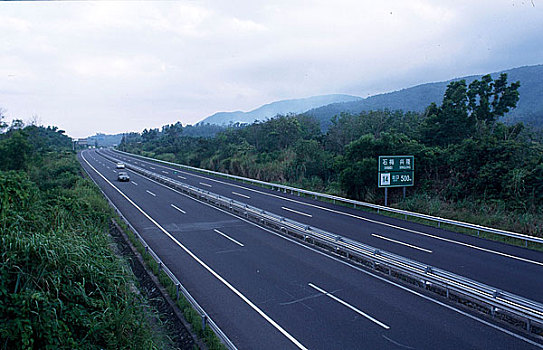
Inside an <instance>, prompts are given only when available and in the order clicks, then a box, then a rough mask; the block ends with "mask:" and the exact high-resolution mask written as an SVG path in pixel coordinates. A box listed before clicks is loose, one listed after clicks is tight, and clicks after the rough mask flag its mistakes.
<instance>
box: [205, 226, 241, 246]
mask: <svg viewBox="0 0 543 350" xmlns="http://www.w3.org/2000/svg"><path fill="white" fill-rule="evenodd" d="M213 231H215V232H217V233H218V234H220V235H221V236H223V237H224V238H228V239H229V240H231V241H232V242H234V243H236V244H238V245H240V246H242V247H245V246H244V245H243V244H241V243H240V242H238V241H236V240H235V239H233V238H232V237H230V236H228V235H227V234H225V233H222V232H221V231H219V230H216V229H213Z"/></svg>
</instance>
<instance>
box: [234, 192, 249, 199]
mask: <svg viewBox="0 0 543 350" xmlns="http://www.w3.org/2000/svg"><path fill="white" fill-rule="evenodd" d="M232 194H235V195H236V196H240V197H243V198H251V197H249V196H247V195H244V194H241V193H237V192H234V191H232Z"/></svg>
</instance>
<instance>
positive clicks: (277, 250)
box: [79, 150, 543, 349]
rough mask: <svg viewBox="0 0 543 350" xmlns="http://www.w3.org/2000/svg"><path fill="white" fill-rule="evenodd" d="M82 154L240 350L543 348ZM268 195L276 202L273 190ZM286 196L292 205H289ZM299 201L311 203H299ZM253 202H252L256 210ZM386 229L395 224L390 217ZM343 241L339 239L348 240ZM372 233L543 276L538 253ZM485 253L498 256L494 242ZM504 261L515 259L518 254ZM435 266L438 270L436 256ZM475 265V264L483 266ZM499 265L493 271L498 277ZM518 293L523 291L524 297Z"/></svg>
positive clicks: (215, 186) (215, 185) (308, 209)
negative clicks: (125, 177) (120, 175)
mask: <svg viewBox="0 0 543 350" xmlns="http://www.w3.org/2000/svg"><path fill="white" fill-rule="evenodd" d="M79 157H80V161H81V164H82V166H83V167H84V168H85V169H86V171H87V172H88V173H89V175H90V176H91V177H92V178H93V180H94V181H95V182H96V183H97V184H98V185H99V186H100V187H101V189H102V190H103V191H104V193H105V194H106V195H107V196H108V198H110V200H112V202H113V203H114V204H115V206H116V207H117V208H119V209H120V211H121V212H122V213H123V215H124V216H125V217H126V218H127V219H128V220H129V221H130V223H131V224H132V225H133V226H134V227H135V228H136V229H137V231H138V232H139V233H140V234H141V235H142V236H143V237H144V238H145V240H146V241H147V242H148V243H149V245H150V246H151V248H152V249H153V250H154V251H155V252H157V253H158V254H159V256H160V257H161V258H162V259H163V261H164V262H165V263H166V265H167V266H168V267H169V268H170V270H171V271H172V272H173V273H174V274H175V275H176V276H177V278H178V279H179V280H180V281H181V283H183V285H184V286H185V287H186V288H187V289H188V290H189V291H190V293H191V294H192V295H193V296H194V297H195V299H196V300H197V301H198V302H199V303H200V305H202V307H203V308H204V309H205V310H206V311H207V312H208V313H209V314H210V316H211V317H212V318H213V319H214V320H215V322H216V323H217V324H218V325H219V326H220V327H221V329H222V330H223V331H224V332H225V333H226V334H227V335H228V336H229V338H230V339H231V340H232V341H233V342H234V343H235V344H236V346H238V347H239V348H240V349H245V348H250V349H254V348H258V349H279V348H280V349H288V348H302V349H303V348H310V349H331V348H341V349H350V348H369V349H436V348H439V349H487V348H493V349H513V348H514V349H533V348H543V345H541V344H540V343H537V342H534V341H533V340H530V339H527V338H525V337H524V336H522V335H519V334H516V333H515V332H512V331H510V330H507V329H505V327H503V326H497V325H494V324H492V323H489V322H488V321H485V320H482V319H480V318H479V317H478V316H477V315H473V314H470V313H467V312H465V311H460V310H458V309H456V308H455V307H453V306H450V305H446V304H443V303H442V302H440V301H437V300H434V299H432V298H430V297H428V296H426V295H424V294H421V293H420V292H417V291H413V290H410V289H409V288H406V287H404V286H401V285H399V284H397V283H395V282H393V281H390V280H387V279H385V278H383V277H381V276H378V275H375V274H373V273H372V272H369V271H366V270H364V269H361V268H358V267H356V266H352V265H350V264H348V263H345V262H343V261H341V260H338V259H336V258H334V257H331V256H328V255H326V254H324V253H322V252H320V251H317V250H315V249H313V248H310V247H307V246H304V245H302V244H300V243H298V242H295V241H293V240H290V239H288V238H285V237H283V236H280V235H278V234H276V233H274V232H271V231H269V230H267V229H265V228H261V227H259V226H257V225H255V224H254V223H251V222H248V221H246V220H244V219H242V218H238V217H236V216H233V215H231V214H230V213H227V212H224V211H221V210H219V209H217V208H215V207H212V206H210V205H208V204H206V203H203V202H200V201H198V200H196V199H194V198H192V197H189V196H186V195H184V194H181V193H179V192H177V191H175V190H172V189H170V188H167V187H165V186H163V185H161V184H158V183H156V182H154V181H152V180H149V179H147V178H145V177H143V176H141V175H138V174H136V173H134V172H131V171H128V172H129V174H130V177H131V181H130V182H125V183H121V182H118V181H116V176H117V170H116V169H115V163H114V162H111V161H109V160H107V159H105V158H103V157H101V156H100V155H98V154H97V152H96V151H92V150H88V151H83V152H82V153H80V155H79ZM115 157H116V158H120V157H119V155H118V154H115ZM124 161H126V162H129V161H130V162H134V161H135V162H137V165H138V166H142V164H141V161H140V160H129V159H125V160H124ZM145 166H146V167H147V168H148V169H150V170H154V171H156V172H161V173H163V174H164V175H167V174H168V175H171V176H176V177H178V178H180V177H185V179H182V180H183V181H187V182H189V181H192V182H193V183H194V184H195V185H196V186H199V187H209V189H210V190H212V191H213V192H216V193H220V192H221V191H229V192H230V196H238V197H241V198H244V199H246V200H249V199H253V198H256V197H257V195H258V196H262V198H260V199H258V201H259V202H258V203H261V204H263V203H264V202H269V205H270V208H271V206H275V207H273V208H275V209H274V210H271V209H269V210H270V211H276V210H277V209H282V210H283V211H284V215H285V216H287V215H298V216H297V217H295V219H296V220H298V221H303V220H302V218H301V217H300V216H303V217H304V218H307V219H315V220H314V221H313V222H311V225H315V226H317V227H321V228H323V229H326V230H329V231H332V232H337V231H338V230H341V231H342V230H344V229H350V228H349V227H350V226H343V225H351V224H346V223H344V221H347V222H348V221H349V220H351V219H348V218H349V216H346V215H344V214H341V213H337V212H336V211H341V212H345V213H349V212H350V211H349V210H348V209H347V208H341V210H340V209H338V207H335V206H331V205H328V204H323V203H320V202H315V201H311V200H307V199H301V198H298V197H294V196H286V197H285V198H287V197H288V199H289V200H285V199H281V198H276V197H270V195H269V194H266V192H267V191H266V190H263V189H261V188H253V190H247V189H245V188H246V187H248V186H246V185H242V187H233V186H232V185H227V184H225V183H227V181H224V180H219V181H220V182H217V181H216V180H215V181H214V180H213V179H210V178H203V177H201V176H202V175H199V174H195V175H190V174H188V173H187V172H184V171H183V172H180V171H177V173H175V174H174V173H173V169H170V168H168V167H161V166H159V165H156V164H145ZM152 168H154V169H152ZM189 178H190V179H189ZM219 184H220V185H219ZM254 191H258V192H254ZM232 192H236V193H238V194H239V195H242V196H239V195H236V194H234V193H232ZM261 193H264V194H261ZM270 194H273V195H277V196H279V194H278V193H276V192H270ZM225 195H226V194H225ZM243 196H246V197H250V198H245V197H243ZM282 196H283V195H281V197H282ZM293 198H295V199H296V202H292V201H290V199H293ZM304 201H307V203H309V204H311V205H312V206H307V205H306V204H303V202H304ZM272 202H273V203H272ZM276 202H278V203H276ZM285 203H289V204H288V205H287V204H285ZM250 204H252V205H255V206H256V204H254V203H250ZM315 206H319V207H321V206H322V207H323V208H327V209H332V210H334V211H330V210H327V209H320V208H317V207H315ZM282 207H284V208H287V209H283V208H282ZM266 210H268V209H266ZM323 212H328V213H329V214H328V215H335V216H339V217H341V220H340V219H338V218H336V217H335V216H334V219H333V221H334V222H332V223H331V224H329V225H330V226H329V227H323V226H322V225H324V224H325V223H326V222H327V220H330V219H326V218H318V216H320V215H321V214H322V213H323ZM289 213H290V214H289ZM300 213H304V214H305V215H303V214H300ZM317 213H319V214H317ZM354 213H356V216H359V215H360V216H361V215H362V214H363V215H366V214H365V213H360V212H358V211H354ZM307 215H311V216H307ZM368 217H370V218H372V219H371V220H377V219H379V220H381V218H378V217H374V216H368ZM293 218H294V217H293ZM352 220H354V222H356V223H357V226H358V229H357V230H354V232H355V233H354V234H356V235H361V234H363V233H365V232H366V230H367V231H368V232H370V231H371V232H372V234H378V235H382V237H387V238H389V239H394V240H398V241H399V240H400V239H401V240H403V241H405V237H403V236H401V234H403V235H404V236H405V235H406V233H405V232H409V231H402V230H401V229H395V230H400V231H401V232H402V233H401V234H397V236H393V234H392V233H389V232H388V231H387V230H389V229H390V230H392V229H394V228H392V227H388V226H384V227H386V229H385V228H383V225H382V224H377V223H373V222H367V221H361V219H358V218H356V217H352ZM382 220H390V219H382ZM386 222H388V223H392V224H394V225H396V224H397V221H395V220H390V221H386ZM321 224H322V225H321ZM366 225H374V226H375V227H379V228H380V229H379V230H377V229H375V230H374V229H372V228H370V229H368V228H365V227H364V226H366ZM406 225H411V226H407V227H409V229H414V230H419V229H420V230H422V228H424V227H422V228H421V227H420V226H418V225H414V224H411V223H407V224H406ZM330 227H331V228H335V229H330ZM421 232H422V231H421ZM342 234H343V235H345V236H347V233H346V232H345V233H343V232H342ZM372 234H369V236H371V237H373V238H375V242H376V243H379V242H380V244H386V247H387V248H383V249H388V247H393V248H394V247H395V248H394V249H396V248H397V249H399V251H398V252H397V253H398V254H402V253H400V252H404V253H413V254H415V255H410V256H409V257H413V258H414V259H417V258H415V257H414V256H421V257H424V256H425V255H424V254H427V255H428V256H430V257H434V256H436V255H437V252H438V251H441V250H447V249H454V248H450V247H456V246H458V247H463V248H462V249H467V250H468V251H469V253H468V254H467V256H466V257H465V259H466V260H467V262H466V263H464V264H466V265H467V264H468V263H469V264H471V263H472V262H474V261H475V262H474V263H476V261H478V260H472V259H474V258H473V255H477V254H487V255H488V256H491V257H493V258H492V259H496V260H495V261H499V262H503V261H507V262H508V263H512V264H524V265H522V266H523V267H525V268H526V269H532V270H531V271H539V273H540V272H541V268H542V266H541V264H537V262H540V261H541V254H539V255H538V254H532V252H530V251H525V250H523V249H519V252H522V253H523V254H524V255H519V256H518V257H521V258H522V259H525V260H533V262H529V261H525V260H518V259H515V258H508V257H506V256H503V255H499V254H496V253H490V252H485V251H480V250H478V249H476V248H469V247H466V246H462V245H458V244H455V243H451V242H448V241H443V240H440V239H436V238H430V237H427V236H424V235H417V234H414V233H411V234H412V235H413V236H414V237H419V239H420V240H423V239H424V240H426V241H424V242H426V243H428V242H434V243H433V245H428V246H424V248H423V249H426V250H427V251H423V250H420V251H419V250H418V249H415V248H411V247H409V246H405V245H402V244H397V243H394V242H393V241H390V240H386V239H382V238H379V237H376V236H373V235H372ZM432 234H433V233H432ZM388 235H390V236H388ZM447 239H449V238H447ZM420 243H421V242H416V241H413V242H411V243H407V244H410V245H413V246H415V245H416V244H420ZM446 243H447V245H445V244H446ZM468 244H471V243H468ZM374 245H375V246H378V244H374ZM442 246H444V247H442ZM384 247H385V246H384ZM478 247H480V246H478ZM491 247H492V249H494V248H495V246H494V245H492V246H491ZM419 248H421V247H419ZM499 248H504V249H506V248H507V247H499ZM484 249H490V248H484ZM507 249H508V248H507ZM390 250H391V251H393V249H390ZM412 250H413V251H412ZM429 251H431V253H430V252H429ZM506 251H508V250H506ZM394 252H396V251H394ZM474 252H477V254H475V253H474ZM502 252H503V251H502ZM423 253H424V254H423ZM513 253H515V254H517V252H516V251H514V252H513ZM416 254H419V255H416ZM440 254H441V253H440ZM444 254H445V253H444ZM455 254H460V253H455ZM507 254H509V253H507ZM519 254H520V253H519ZM451 255H454V254H451ZM470 255H472V256H470ZM488 256H487V261H488ZM515 256H516V255H515ZM433 259H435V261H436V263H438V262H439V261H440V260H441V259H442V258H440V257H438V258H433ZM499 259H503V260H499ZM491 262H494V260H492V261H491ZM479 263H481V264H483V265H484V260H482V261H479ZM436 266H437V265H436ZM515 266H518V265H515ZM478 268H479V267H478V266H476V265H475V266H473V267H472V268H470V270H477V271H480V270H478ZM503 268H504V269H505V268H506V267H503ZM493 269H494V267H493ZM499 269H500V268H499V267H495V270H496V271H499ZM507 271H508V270H507ZM453 272H455V271H453ZM480 273H481V274H483V273H482V272H480ZM517 273H520V271H517ZM468 277H470V276H468ZM508 279H509V276H508V275H505V274H504V273H502V280H504V281H505V282H504V283H507V280H508ZM496 280H499V279H498V278H496ZM530 280H532V279H530ZM533 280H534V281H532V282H531V283H532V285H531V286H532V287H534V286H535V287H537V288H538V289H536V290H535V291H532V290H531V288H532V287H529V288H524V289H526V292H527V293H528V294H529V292H531V293H532V294H536V292H537V291H539V292H540V291H541V290H542V288H541V283H540V282H539V281H535V280H536V279H535V277H534V278H533ZM482 282H485V283H489V282H487V281H482ZM489 284H491V283H489ZM524 289H523V287H521V290H524Z"/></svg>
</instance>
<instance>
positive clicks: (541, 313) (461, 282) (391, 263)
mask: <svg viewBox="0 0 543 350" xmlns="http://www.w3.org/2000/svg"><path fill="white" fill-rule="evenodd" d="M101 155H102V156H103V157H105V158H107V159H109V160H112V161H115V162H117V161H118V160H117V159H115V158H112V157H110V156H107V155H104V154H101ZM126 167H127V168H128V169H130V170H132V171H134V172H137V173H139V174H142V175H144V176H146V177H148V178H151V179H153V180H155V181H157V182H159V183H162V184H164V185H166V186H169V187H171V188H174V189H176V190H178V191H181V192H183V193H185V194H188V195H190V196H192V197H194V198H196V199H199V200H202V201H205V202H207V203H210V204H213V205H215V206H217V207H219V208H222V209H226V210H229V211H230V212H233V213H235V214H237V215H239V216H243V217H245V218H247V219H249V220H252V221H254V222H257V223H259V224H261V225H264V226H266V227H269V228H272V229H274V230H275V231H278V232H281V233H283V234H286V235H289V236H291V237H295V238H297V239H299V240H301V241H304V242H306V243H308V244H312V245H314V246H317V247H319V248H321V249H323V250H327V251H329V252H331V253H333V254H335V255H337V256H340V257H343V258H345V259H348V260H351V261H355V262H357V263H359V264H362V265H364V266H366V267H368V268H371V269H373V270H376V271H380V272H381V273H384V274H387V275H389V276H391V277H394V278H397V279H401V280H403V281H405V282H407V283H411V284H414V285H417V286H419V287H421V288H424V289H426V290H428V291H431V292H434V293H437V294H439V295H441V296H443V297H446V298H447V299H448V300H455V301H457V302H459V303H461V304H463V305H465V306H468V307H471V308H475V309H477V310H479V311H482V312H486V313H487V314H489V315H491V316H493V317H495V318H497V319H500V320H502V321H505V322H508V323H509V324H513V325H515V326H519V324H522V328H524V329H525V330H526V331H527V332H529V333H532V334H536V335H539V336H543V304H541V303H539V302H536V301H533V300H530V299H527V298H524V297H521V296H518V295H515V294H512V293H509V292H507V291H503V290H500V289H498V288H495V287H492V286H488V285H486V284H483V283H479V282H477V281H474V280H471V279H468V278H465V277H463V276H460V275H457V274H454V273H451V272H449V271H446V270H443V269H440V268H436V267H433V266H429V265H426V264H423V263H420V262H417V261H415V260H411V259H408V258H405V257H402V256H400V255H396V254H393V253H390V252H387V251H384V250H380V249H377V248H374V247H372V246H369V245H366V244H363V243H360V242H357V241H355V240H352V239H349V238H346V237H342V236H341V235H337V234H333V233H330V232H327V231H324V230H321V229H318V228H315V227H311V226H308V225H306V224H303V223H300V222H297V221H294V220H291V219H288V218H285V217H283V216H280V215H277V214H274V213H271V212H267V211H264V210H262V209H259V208H257V207H254V206H251V205H248V204H246V203H243V202H240V201H237V200H234V199H231V198H228V197H225V196H220V195H218V194H215V193H212V192H210V191H207V190H203V189H200V188H198V187H195V186H191V185H188V184H185V183H183V182H180V181H177V180H173V179H171V178H169V177H166V176H164V175H160V174H157V173H154V172H152V171H149V170H147V169H143V168H140V167H138V166H135V165H132V164H129V163H127V164H126Z"/></svg>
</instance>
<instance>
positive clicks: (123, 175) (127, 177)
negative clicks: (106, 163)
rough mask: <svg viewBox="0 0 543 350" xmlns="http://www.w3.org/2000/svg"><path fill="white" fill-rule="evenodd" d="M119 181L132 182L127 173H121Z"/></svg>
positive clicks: (118, 177) (118, 176)
mask: <svg viewBox="0 0 543 350" xmlns="http://www.w3.org/2000/svg"><path fill="white" fill-rule="evenodd" d="M117 180H119V181H130V176H128V173H127V172H125V171H121V172H119V174H118V175H117Z"/></svg>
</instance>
